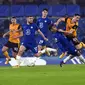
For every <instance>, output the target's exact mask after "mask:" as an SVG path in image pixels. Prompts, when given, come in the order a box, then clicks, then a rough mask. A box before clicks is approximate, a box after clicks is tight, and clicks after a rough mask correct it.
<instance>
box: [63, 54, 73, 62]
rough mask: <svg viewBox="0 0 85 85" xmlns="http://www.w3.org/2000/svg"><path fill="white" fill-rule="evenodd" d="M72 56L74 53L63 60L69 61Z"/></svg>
mask: <svg viewBox="0 0 85 85" xmlns="http://www.w3.org/2000/svg"><path fill="white" fill-rule="evenodd" d="M71 58H72V55H69V56H67V57H66V58H65V59H64V60H63V62H64V63H66V62H67V61H69V60H70V59H71Z"/></svg>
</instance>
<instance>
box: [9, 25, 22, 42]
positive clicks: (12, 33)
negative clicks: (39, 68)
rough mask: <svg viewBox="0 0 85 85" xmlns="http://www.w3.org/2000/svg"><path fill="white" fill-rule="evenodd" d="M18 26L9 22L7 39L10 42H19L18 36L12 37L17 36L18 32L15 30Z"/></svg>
mask: <svg viewBox="0 0 85 85" xmlns="http://www.w3.org/2000/svg"><path fill="white" fill-rule="evenodd" d="M19 26H20V25H19V24H15V25H13V24H10V26H9V30H10V33H9V41H10V42H13V43H20V39H19V38H16V39H14V37H18V36H19V35H20V32H19V31H17V30H18V28H19Z"/></svg>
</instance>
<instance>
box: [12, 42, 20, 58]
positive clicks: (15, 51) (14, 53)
mask: <svg viewBox="0 0 85 85" xmlns="http://www.w3.org/2000/svg"><path fill="white" fill-rule="evenodd" d="M19 47H20V45H19V44H18V43H14V44H13V45H12V56H13V57H14V58H15V59H16V55H17V54H18V51H19Z"/></svg>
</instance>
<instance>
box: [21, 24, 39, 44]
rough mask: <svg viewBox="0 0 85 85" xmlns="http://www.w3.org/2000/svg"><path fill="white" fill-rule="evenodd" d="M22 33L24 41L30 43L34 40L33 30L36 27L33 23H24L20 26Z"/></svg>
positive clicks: (34, 30) (35, 29)
mask: <svg viewBox="0 0 85 85" xmlns="http://www.w3.org/2000/svg"><path fill="white" fill-rule="evenodd" d="M22 29H23V34H24V36H23V37H24V42H27V43H31V42H35V32H36V31H37V30H38V27H37V25H36V24H35V23H32V24H29V25H28V24H24V25H23V26H22Z"/></svg>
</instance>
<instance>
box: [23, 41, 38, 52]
mask: <svg viewBox="0 0 85 85" xmlns="http://www.w3.org/2000/svg"><path fill="white" fill-rule="evenodd" d="M22 45H23V46H25V47H26V50H29V49H30V50H31V51H32V52H33V53H34V54H36V53H38V47H37V44H36V43H34V42H32V43H27V42H22Z"/></svg>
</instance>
